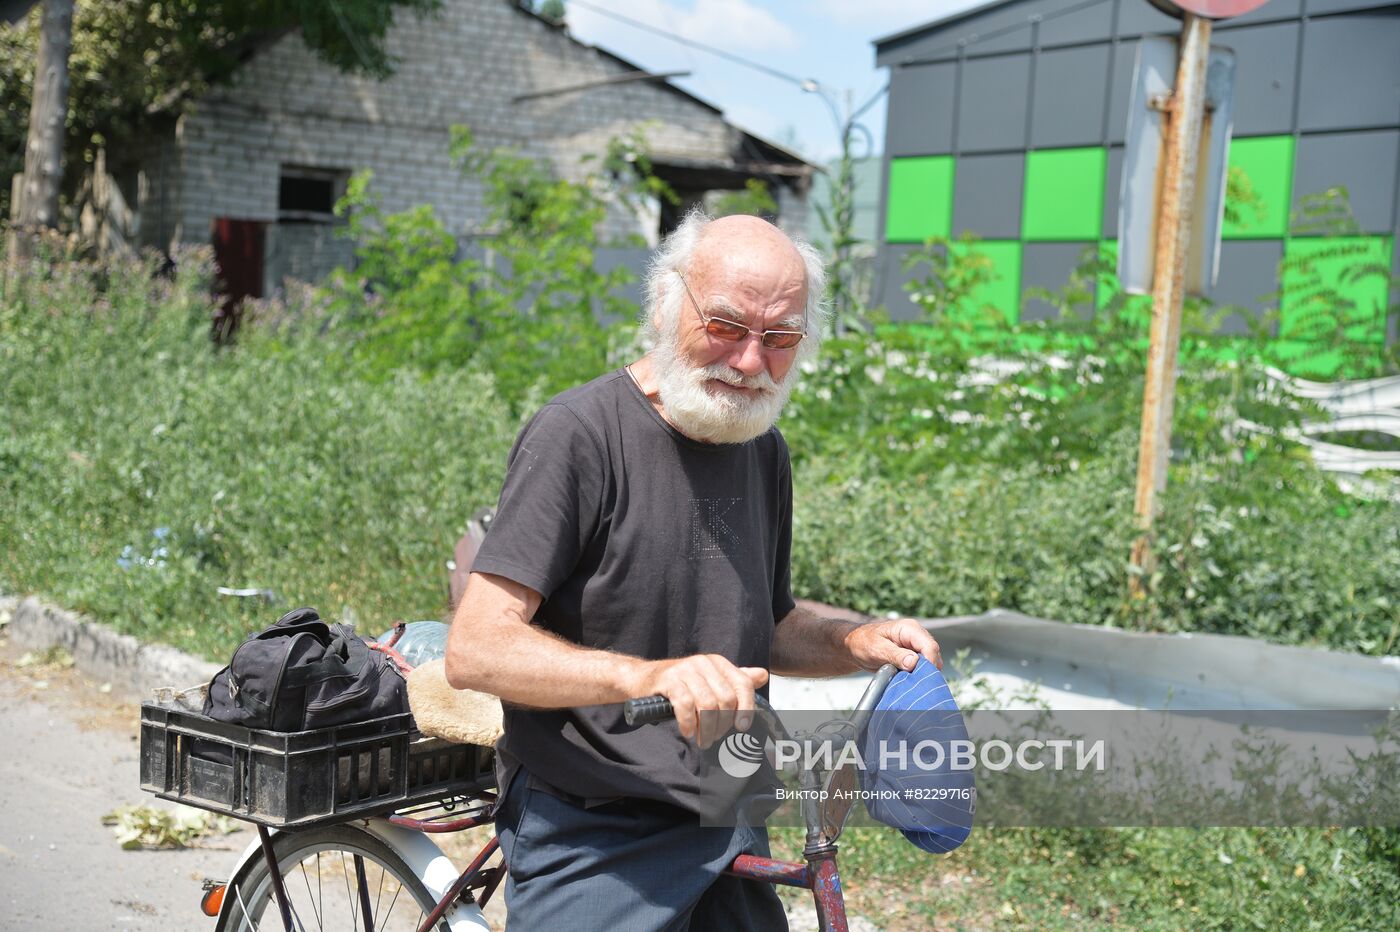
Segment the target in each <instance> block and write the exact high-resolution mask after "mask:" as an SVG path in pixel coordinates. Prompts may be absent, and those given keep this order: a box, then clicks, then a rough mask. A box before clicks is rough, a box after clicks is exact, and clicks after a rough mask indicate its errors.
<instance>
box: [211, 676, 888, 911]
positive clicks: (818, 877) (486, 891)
mask: <svg viewBox="0 0 1400 932" xmlns="http://www.w3.org/2000/svg"><path fill="white" fill-rule="evenodd" d="M895 672H896V671H895V668H894V667H893V666H890V665H888V664H887V665H885V666H884V667H882V668H881V669H880V670H879V671H878V672H877V673H876V674H875V676H874V677H873V678H872V680H871V682H870V685H869V686H868V687H867V688H866V690H865V694H864V695H863V696H862V697H861V700H860V702H859V703H858V704H857V705H856V708H855V711H854V714H853V715H852V718H851V724H852V725H853V726H854V729H855V733H856V734H859V732H860V731H861V730H862V729H863V728H864V727H865V725H866V723H867V722H868V721H869V719H870V715H871V713H872V712H873V710H874V708H875V706H876V705H877V704H878V703H879V701H880V697H881V696H882V695H883V694H884V691H885V687H886V686H888V685H889V682H890V680H891V679H892V678H893V676H894V674H895ZM759 712H760V715H763V716H765V717H767V718H768V719H769V720H770V722H771V725H770V727H773V728H774V729H775V732H774V733H782V734H786V729H783V727H782V724H781V722H779V721H778V720H777V717H776V715H775V714H774V713H773V710H772V708H771V707H769V706H767V704H766V703H764V704H763V705H762V706H761V707H760V710H759ZM835 776H836V773H835V772H833V773H830V774H828V775H827V787H828V788H829V787H830V785H831V781H832V780H833V779H834V778H835ZM817 782H818V777H817V775H816V773H815V772H814V771H811V770H804V771H803V773H802V787H803V789H816V788H817ZM812 798H813V797H812V796H806V795H804V802H803V806H802V811H803V820H804V821H805V822H806V824H807V838H806V843H805V844H804V846H803V849H802V857H803V861H781V860H777V859H775V858H766V857H758V856H756V855H749V854H741V855H739V856H738V857H737V858H735V859H734V863H733V864H732V865H730V867H729V869H728V870H727V871H725V873H727V874H729V875H731V876H734V877H742V878H745V879H748V880H754V881H758V882H760V883H769V884H774V885H778V886H788V887H799V888H803V889H806V890H810V891H811V893H812V902H813V905H814V906H815V908H816V911H817V923H818V929H819V932H847V922H846V903H845V896H844V893H843V891H842V887H841V873H840V870H839V869H838V867H837V863H836V853H837V839H839V837H840V835H841V831H842V829H843V828H844V826H845V815H844V814H843V815H841V816H840V818H839V819H838V820H837V821H836V824H834V825H833V824H831V823H830V822H829V821H828V820H826V819H825V818H824V817H823V814H822V813H821V812H820V811H819V810H818V808H817V806H816V805H815V804H814V803H810V802H807V800H809V799H812ZM492 799H494V797H493V796H492V795H491V794H484V795H483V796H482V797H480V798H479V799H476V800H473V802H489V801H491V800H492ZM478 811H479V812H480V813H481V814H470V815H464V816H460V817H456V818H452V817H436V818H431V819H418V818H414V817H413V816H411V815H390V816H385V817H382V818H374V819H366V820H362V821H363V825H364V827H365V829H366V830H367V831H370V832H372V833H373V834H375V835H376V836H377V837H378V838H380V840H382V841H384V842H385V843H386V844H388V845H389V846H390V847H391V848H394V849H395V850H396V851H397V852H398V853H399V854H400V855H401V856H402V857H403V860H404V861H405V863H407V864H408V865H409V866H410V867H411V868H413V869H414V870H415V871H416V872H417V873H418V876H419V877H420V878H421V879H422V880H423V882H424V885H425V886H426V887H427V888H428V890H429V891H431V892H432V893H433V894H435V895H436V896H438V901H437V905H436V906H435V907H434V908H433V909H432V911H431V912H430V913H429V914H428V916H427V917H426V918H425V919H424V920H423V923H422V925H421V926H420V927H419V929H418V932H431V930H432V929H433V928H434V927H435V926H436V925H437V924H438V923H439V922H441V921H443V920H444V919H446V920H447V921H448V925H449V928H451V929H452V932H463V930H467V929H480V928H481V927H482V926H481V925H480V924H479V923H478V922H477V921H476V920H477V918H478V917H479V916H480V913H479V912H478V911H476V910H472V912H471V914H469V915H460V916H458V915H454V913H457V912H460V910H459V905H460V903H461V900H462V898H463V897H464V896H466V897H467V898H468V901H469V902H470V903H472V905H473V906H475V907H481V906H485V905H486V903H487V902H488V901H489V900H490V899H491V897H492V895H493V894H494V893H495V892H496V889H497V888H498V887H499V886H500V883H501V880H502V879H504V877H505V874H506V871H507V865H506V863H505V861H504V860H502V862H501V863H500V864H497V865H495V866H494V867H487V866H486V864H487V862H488V861H490V860H491V858H492V857H493V856H494V855H495V854H496V853H497V851H499V848H500V844H499V842H498V841H497V839H496V838H494V837H493V838H492V839H491V840H490V841H489V842H487V843H486V845H485V846H484V847H482V849H481V850H480V851H479V852H477V854H476V856H475V857H473V858H472V860H471V863H470V864H468V865H467V866H466V868H465V869H464V870H462V871H461V872H460V873H458V874H457V876H456V879H455V880H449V879H448V878H450V876H451V874H452V873H454V872H455V870H456V869H455V867H453V866H452V864H451V862H450V861H449V860H448V858H447V857H446V855H444V854H443V853H442V851H441V850H440V849H439V848H438V847H437V845H435V844H434V843H433V842H432V841H431V840H430V838H429V837H428V836H430V835H434V834H442V833H447V832H460V831H465V830H466V829H470V828H476V827H479V826H482V825H489V824H491V823H492V822H493V821H494V820H493V818H492V817H491V815H490V814H489V810H485V811H481V810H478ZM847 811H849V810H847ZM259 855H261V856H262V857H265V858H266V859H267V861H268V865H269V867H270V869H271V874H272V877H273V878H274V880H273V893H274V897H275V899H276V900H277V904H278V908H279V910H280V912H281V915H282V919H283V925H284V927H285V930H286V932H297V930H296V929H294V928H293V926H292V918H291V913H290V910H289V909H288V906H287V899H286V893H285V891H284V890H283V889H282V884H281V882H280V877H281V874H280V872H279V871H278V869H277V860H276V856H275V854H274V852H273V846H272V833H271V832H270V831H269V830H268V829H267V828H265V827H264V826H261V825H260V826H258V841H257V842H255V843H253V844H252V845H249V847H248V849H247V850H245V852H244V855H243V858H242V859H240V862H239V865H238V868H237V869H236V870H235V871H234V874H233V877H234V878H235V881H236V879H237V878H239V877H241V876H243V874H244V869H245V865H246V864H247V862H248V861H249V860H251V859H252V858H254V857H257V856H259ZM365 883H366V881H365V876H364V873H363V871H357V884H358V887H359V894H360V896H361V897H367V896H368V892H367V890H366V888H365ZM478 891H479V892H478ZM366 902H367V901H366ZM224 908H225V909H228V908H230V905H229V898H228V897H225V898H224ZM365 915H366V916H368V915H369V913H368V911H367V910H366V912H365ZM366 932H373V930H372V929H367V930H366Z"/></svg>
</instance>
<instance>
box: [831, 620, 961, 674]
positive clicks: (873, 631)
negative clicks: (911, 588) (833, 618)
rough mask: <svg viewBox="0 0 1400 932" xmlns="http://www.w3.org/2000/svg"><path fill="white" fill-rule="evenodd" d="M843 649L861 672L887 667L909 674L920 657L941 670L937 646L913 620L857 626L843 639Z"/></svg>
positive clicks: (941, 664) (877, 622) (940, 657)
mask: <svg viewBox="0 0 1400 932" xmlns="http://www.w3.org/2000/svg"><path fill="white" fill-rule="evenodd" d="M845 645H846V649H847V650H848V651H850V652H851V658H852V659H853V660H854V661H855V662H856V663H857V664H859V665H860V667H861V669H864V670H878V669H879V668H880V667H881V665H883V664H887V663H892V664H894V665H895V667H896V668H897V669H900V670H912V669H914V664H916V663H917V662H918V660H919V655H921V654H922V655H923V656H924V657H925V658H927V659H928V662H929V663H931V664H933V665H934V666H935V667H937V668H938V669H940V670H942V669H943V652H942V651H941V650H939V648H938V642H937V641H935V640H934V639H933V635H931V634H929V633H928V632H927V631H925V630H924V626H923V625H921V624H919V623H918V622H917V621H915V620H914V619H912V618H896V619H894V620H892V621H875V622H870V623H868V624H863V625H859V626H857V627H855V628H852V629H851V631H850V632H849V633H848V634H847V635H846V638H845Z"/></svg>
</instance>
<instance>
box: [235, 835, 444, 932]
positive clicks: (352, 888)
mask: <svg viewBox="0 0 1400 932" xmlns="http://www.w3.org/2000/svg"><path fill="white" fill-rule="evenodd" d="M272 846H273V851H274V852H275V853H276V856H277V864H278V868H279V870H280V872H281V874H282V882H283V886H284V887H285V888H286V891H287V900H288V902H289V904H290V905H291V909H292V924H293V928H295V929H298V930H306V932H312V930H316V932H364V930H365V929H374V930H376V932H414V930H416V929H418V927H419V926H420V925H422V923H423V920H424V919H426V918H427V916H428V913H430V912H432V910H433V907H434V906H435V905H436V903H435V901H434V899H433V896H432V894H430V893H429V892H428V889H427V888H426V887H425V886H423V882H422V881H421V880H419V879H418V878H417V877H416V876H415V875H414V874H413V872H412V871H411V870H410V869H409V867H408V865H407V864H405V863H404V861H403V858H401V857H399V855H398V854H396V853H395V852H394V851H393V849H392V848H390V847H389V846H388V845H386V844H384V842H382V841H380V840H379V839H378V838H375V837H374V836H373V835H371V834H369V833H368V832H365V831H361V830H360V829H358V828H354V827H353V826H350V825H331V826H325V827H321V828H313V829H308V830H306V831H303V832H282V833H280V834H278V835H277V836H276V837H275V838H273V843H272ZM224 899H225V904H226V906H225V909H224V918H223V921H221V922H220V923H219V932H281V930H282V928H283V923H282V915H281V912H280V911H279V909H278V906H277V900H276V897H275V896H274V895H273V885H272V875H271V874H270V872H269V871H268V869H267V859H266V858H264V857H259V858H258V859H257V861H256V862H255V863H253V864H252V865H251V867H250V869H249V870H248V872H247V875H246V876H245V877H243V878H242V880H241V881H236V882H235V883H233V884H231V885H230V886H229V888H228V891H227V892H226V893H225V894H224ZM366 916H368V917H369V921H368V922H366ZM438 929H439V930H441V932H447V924H446V923H445V922H443V923H439V925H438Z"/></svg>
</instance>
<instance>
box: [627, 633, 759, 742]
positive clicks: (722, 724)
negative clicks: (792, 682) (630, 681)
mask: <svg viewBox="0 0 1400 932" xmlns="http://www.w3.org/2000/svg"><path fill="white" fill-rule="evenodd" d="M639 672H640V675H639V676H638V677H637V679H636V680H635V686H633V687H632V688H630V689H629V690H628V691H629V692H631V693H632V694H633V695H634V696H636V697H638V698H640V697H642V696H652V695H662V696H665V697H666V698H667V699H669V700H670V701H671V707H672V708H673V709H675V712H676V723H677V724H678V725H679V726H680V731H681V734H682V735H683V736H684V737H686V738H690V739H692V740H694V741H695V743H696V744H698V745H700V747H702V748H707V747H709V746H710V745H711V744H714V743H715V741H717V740H718V739H719V738H720V736H721V735H723V734H725V733H726V732H728V731H729V729H730V727H731V726H733V727H736V728H738V729H739V730H740V731H745V730H747V729H748V727H749V725H750V724H751V723H752V722H753V709H754V705H753V691H754V690H755V689H756V688H758V687H759V686H762V685H763V684H764V683H766V682H768V671H767V670H765V669H763V668H762V667H736V666H735V665H734V664H732V663H730V662H729V660H727V659H726V658H724V657H721V656H720V655H719V654H696V655H695V656H692V657H681V658H679V659H677V660H654V661H651V662H649V663H646V664H644V665H643V667H642V669H641V670H640V671H639Z"/></svg>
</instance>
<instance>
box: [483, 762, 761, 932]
mask: <svg viewBox="0 0 1400 932" xmlns="http://www.w3.org/2000/svg"><path fill="white" fill-rule="evenodd" d="M496 833H497V836H498V837H499V838H500V841H501V850H502V851H503V853H504V854H505V857H506V861H507V863H508V864H509V865H510V873H509V876H508V879H507V881H506V909H507V913H508V917H507V922H508V923H509V927H510V929H511V930H512V932H535V930H550V929H562V928H568V929H578V930H581V932H590V930H599V932H602V930H615V929H616V930H627V932H632V930H638V932H642V930H646V932H650V930H666V932H682V930H696V932H701V930H711V929H716V930H718V929H725V930H730V929H733V930H753V932H769V930H778V932H785V930H786V929H787V927H788V925H787V918H786V915H785V914H784V912H783V907H782V903H781V901H780V900H779V899H778V894H777V891H775V890H774V889H773V887H772V886H770V885H768V884H765V883H760V882H758V881H755V880H744V879H741V878H738V877H730V876H727V875H725V874H724V873H723V872H724V870H725V869H726V868H727V867H729V865H730V864H731V863H733V861H734V858H735V857H737V856H738V855H740V854H756V855H760V856H763V857H767V856H768V834H767V831H766V830H765V829H763V828H758V829H751V828H748V827H745V826H740V827H738V828H715V827H702V826H701V825H700V824H699V817H698V816H696V815H694V814H693V813H690V812H687V811H686V810H684V809H681V808H679V807H676V806H673V805H670V804H668V803H663V802H657V801H653V800H644V799H619V800H615V801H612V802H606V803H601V804H596V805H593V806H591V807H586V806H584V805H582V801H581V800H577V799H571V798H567V797H566V796H565V794H561V793H558V792H556V791H554V790H553V789H552V788H548V787H542V786H541V782H540V781H539V780H537V779H534V778H532V777H531V776H530V775H529V774H528V773H526V772H525V771H524V770H523V769H522V770H521V771H519V772H518V773H517V774H516V776H515V779H513V780H512V781H511V786H510V789H509V791H508V792H507V793H506V795H505V798H504V799H503V800H502V801H501V805H500V808H499V810H498V812H497V815H496Z"/></svg>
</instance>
